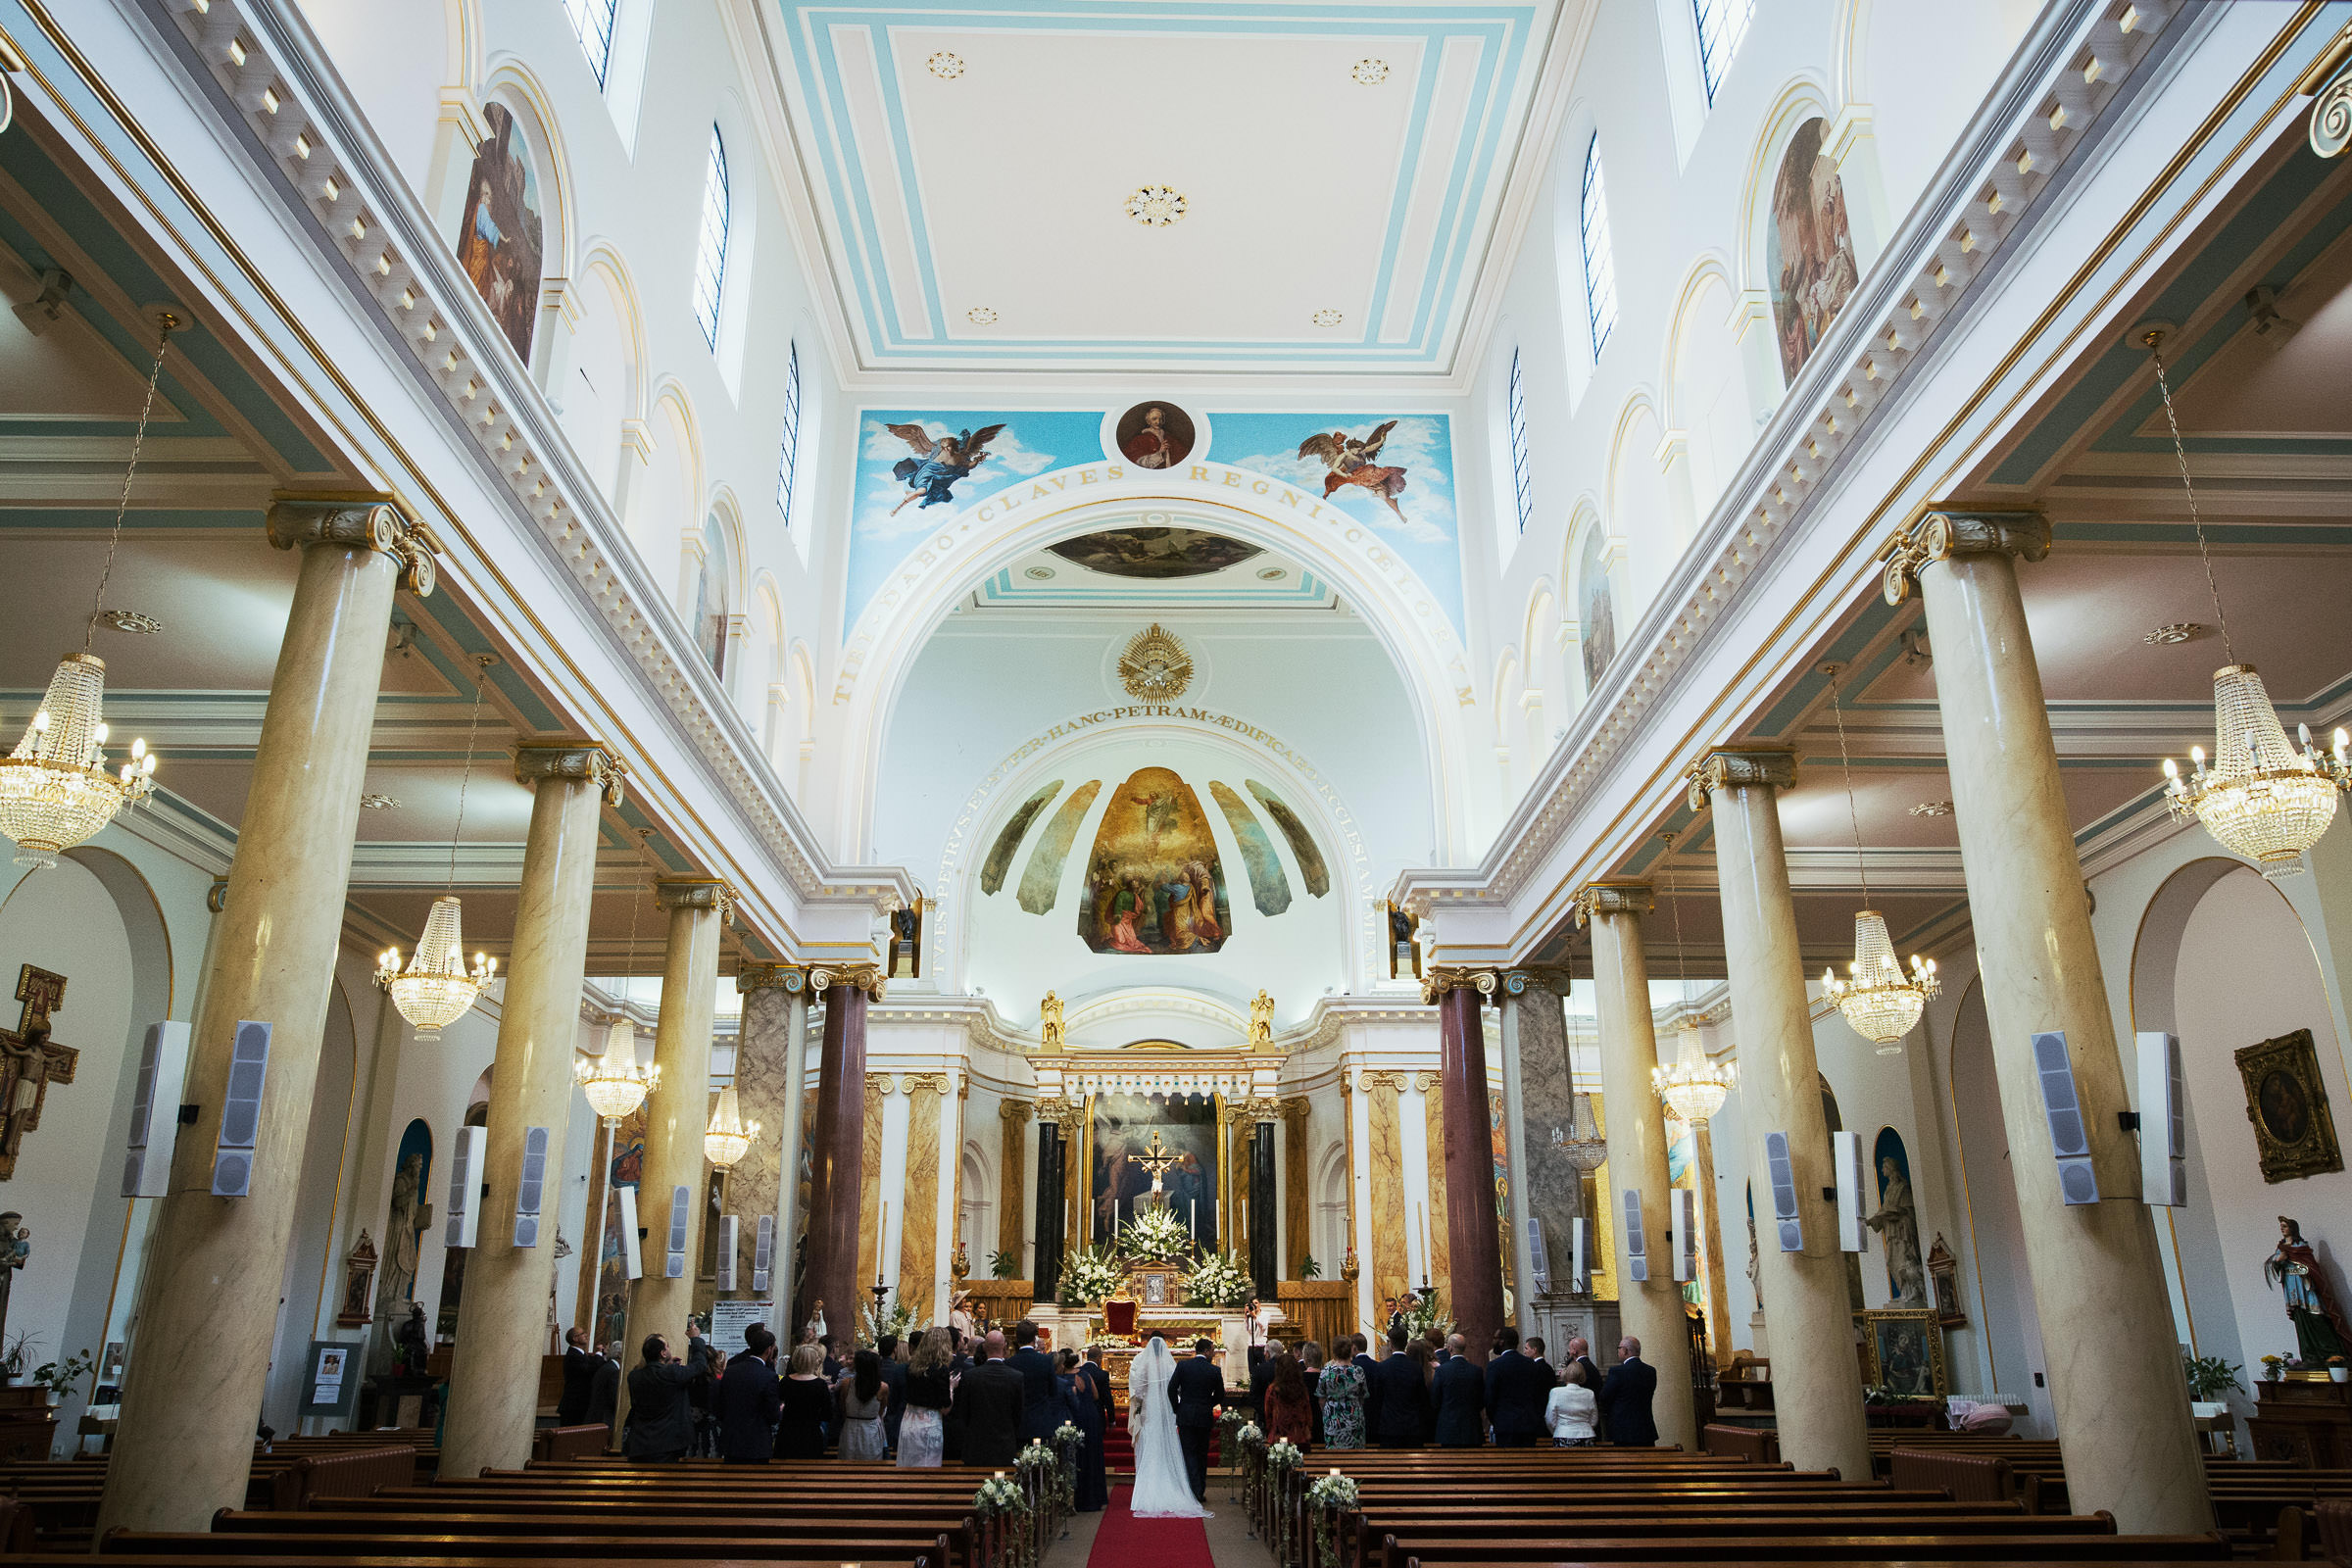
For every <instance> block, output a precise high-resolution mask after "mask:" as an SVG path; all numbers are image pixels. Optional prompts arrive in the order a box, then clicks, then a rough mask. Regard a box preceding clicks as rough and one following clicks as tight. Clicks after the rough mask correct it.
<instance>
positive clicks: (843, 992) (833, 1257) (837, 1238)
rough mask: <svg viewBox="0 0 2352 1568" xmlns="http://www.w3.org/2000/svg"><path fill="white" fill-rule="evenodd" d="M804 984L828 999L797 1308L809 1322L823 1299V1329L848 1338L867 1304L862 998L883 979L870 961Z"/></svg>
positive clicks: (820, 973) (824, 972)
mask: <svg viewBox="0 0 2352 1568" xmlns="http://www.w3.org/2000/svg"><path fill="white" fill-rule="evenodd" d="M809 989H810V991H812V992H821V993H822V995H823V997H824V999H825V1040H824V1055H823V1059H822V1060H821V1061H820V1063H819V1064H818V1067H817V1086H816V1109H815V1114H814V1117H813V1121H812V1125H811V1130H810V1135H809V1151H810V1164H811V1166H812V1173H811V1175H810V1178H809V1250H808V1260H807V1262H806V1263H805V1264H804V1265H803V1270H802V1279H803V1283H802V1286H801V1296H802V1298H803V1299H802V1304H801V1305H800V1306H799V1307H797V1308H796V1309H795V1310H797V1311H799V1312H800V1313H801V1314H802V1318H801V1320H802V1322H807V1321H808V1319H809V1317H810V1316H812V1315H814V1313H815V1312H816V1311H817V1310H818V1305H817V1303H818V1302H820V1301H821V1302H822V1303H823V1307H822V1310H823V1312H824V1314H825V1323H826V1326H827V1327H828V1328H829V1329H832V1330H834V1331H835V1332H837V1333H844V1334H846V1333H851V1332H854V1331H855V1329H856V1327H857V1324H858V1306H859V1304H860V1303H862V1302H865V1301H867V1300H868V1299H869V1298H868V1297H866V1296H865V1295H864V1293H863V1282H862V1281H860V1280H859V1278H858V1205H859V1195H860V1192H861V1189H862V1186H863V1176H862V1171H863V1167H864V1163H865V1160H866V1158H867V1155H866V1152H865V1149H866V1142H867V1140H866V1130H867V1126H868V1120H867V1116H866V1104H865V1100H866V1089H865V1005H866V996H867V993H868V992H869V991H873V992H879V991H880V990H881V989H882V978H881V974H880V971H879V970H877V969H875V968H874V966H872V965H870V964H868V965H864V966H861V967H857V968H831V969H815V970H811V971H810V973H809ZM875 1157H876V1158H877V1159H878V1158H879V1150H878V1149H877V1152H876V1155H875Z"/></svg>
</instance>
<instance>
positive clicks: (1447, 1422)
mask: <svg viewBox="0 0 2352 1568" xmlns="http://www.w3.org/2000/svg"><path fill="white" fill-rule="evenodd" d="M1467 1348H1468V1343H1467V1342H1466V1341H1465V1340H1464V1339H1463V1338H1462V1336H1460V1335H1459V1334H1456V1335H1454V1336H1452V1337H1451V1338H1450V1339H1448V1340H1447V1341H1446V1359H1444V1360H1443V1361H1440V1362H1439V1363H1438V1375H1437V1379H1436V1381H1435V1382H1434V1383H1433V1384H1431V1386H1430V1395H1431V1397H1432V1398H1433V1400H1434V1401H1435V1402H1436V1405H1437V1421H1436V1429H1437V1436H1438V1446H1440V1447H1443V1448H1475V1447H1477V1446H1480V1445H1481V1444H1483V1443H1485V1442H1486V1441H1487V1410H1486V1405H1487V1373H1486V1368H1484V1367H1482V1366H1480V1365H1478V1364H1477V1363H1476V1362H1474V1361H1472V1360H1471V1359H1470V1357H1469V1356H1468V1355H1466V1354H1464V1353H1463V1352H1464V1351H1465V1350H1466V1349H1467Z"/></svg>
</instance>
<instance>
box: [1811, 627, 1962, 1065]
mask: <svg viewBox="0 0 2352 1568" xmlns="http://www.w3.org/2000/svg"><path fill="white" fill-rule="evenodd" d="M1821 672H1822V673H1823V674H1825V675H1827V676H1829V677H1830V711H1831V712H1833V713H1835V714H1836V715H1837V718H1838V770H1839V771H1840V772H1842V773H1843V774H1844V775H1845V816H1846V820H1847V821H1848V822H1850V823H1851V824H1852V825H1853V830H1854V873H1855V875H1856V876H1858V877H1859V878H1860V879H1861V883H1862V903H1863V905H1864V906H1865V907H1863V908H1860V909H1857V910H1855V911H1854V961H1853V962H1852V963H1851V964H1850V965H1848V966H1847V970H1846V974H1847V978H1846V979H1843V980H1840V979H1838V973H1837V971H1836V970H1834V969H1824V970H1822V971H1821V988H1822V990H1823V991H1825V992H1827V993H1828V994H1829V997H1830V1000H1831V1001H1833V1002H1835V1003H1837V1004H1838V1011H1839V1012H1842V1013H1844V1014H1845V1021H1846V1023H1847V1024H1848V1025H1850V1026H1851V1027H1852V1029H1853V1031H1854V1033H1856V1034H1858V1035H1860V1036H1861V1037H1862V1038H1863V1039H1865V1040H1868V1041H1870V1042H1871V1043H1872V1044H1874V1045H1876V1046H1877V1047H1878V1048H1879V1054H1880V1055H1882V1056H1899V1055H1901V1054H1903V1036H1905V1035H1907V1034H1909V1033H1910V1032H1911V1031H1912V1029H1913V1028H1914V1027H1916V1026H1917V1025H1918V1023H1919V1020H1920V1016H1921V1014H1923V1013H1925V1012H1926V1011H1927V1010H1928V999H1929V998H1930V997H1933V996H1936V994H1937V993H1939V992H1941V991H1942V990H1943V981H1942V980H1941V979H1940V978H1938V977H1937V975H1936V960H1935V959H1934V958H1923V957H1921V956H1919V955H1918V954H1916V953H1914V954H1913V955H1911V969H1910V972H1909V973H1908V974H1906V973H1905V972H1904V971H1903V966H1902V965H1901V964H1899V963H1897V962H1896V961H1895V957H1894V939H1893V938H1892V937H1890V936H1888V935H1887V917H1886V916H1885V915H1883V914H1881V913H1880V912H1879V911H1878V910H1876V909H1873V908H1870V907H1867V906H1868V905H1869V903H1870V864H1869V861H1868V860H1867V859H1866V858H1864V856H1863V854H1862V812H1861V809H1860V808H1858V807H1856V806H1855V804H1854V763H1853V759H1852V758H1851V757H1850V756H1848V755H1847V753H1846V749H1845V706H1844V704H1843V702H1842V701H1841V700H1840V699H1839V697H1838V666H1837V665H1836V664H1824V665H1822V666H1821Z"/></svg>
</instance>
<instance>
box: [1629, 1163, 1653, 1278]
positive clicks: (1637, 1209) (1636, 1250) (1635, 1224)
mask: <svg viewBox="0 0 2352 1568" xmlns="http://www.w3.org/2000/svg"><path fill="white" fill-rule="evenodd" d="M1623 1206H1624V1212H1625V1272H1626V1275H1627V1277H1628V1278H1630V1279H1632V1280H1633V1282H1634V1283H1635V1284H1637V1285H1642V1284H1646V1283H1647V1282H1648V1280H1649V1252H1648V1250H1647V1248H1646V1247H1645V1246H1644V1245H1643V1242H1642V1194H1641V1193H1640V1192H1639V1191H1638V1190H1636V1189H1634V1188H1631V1187H1628V1188H1627V1189H1626V1190H1625V1195H1624V1205H1623Z"/></svg>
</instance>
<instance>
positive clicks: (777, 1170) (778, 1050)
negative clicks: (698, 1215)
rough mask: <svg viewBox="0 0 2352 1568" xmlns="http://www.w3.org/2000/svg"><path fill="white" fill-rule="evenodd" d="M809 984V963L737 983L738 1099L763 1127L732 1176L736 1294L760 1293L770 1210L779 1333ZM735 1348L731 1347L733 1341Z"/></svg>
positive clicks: (784, 1310) (773, 1320) (794, 1196)
mask: <svg viewBox="0 0 2352 1568" xmlns="http://www.w3.org/2000/svg"><path fill="white" fill-rule="evenodd" d="M808 985H809V977H808V974H807V973H806V971H804V970H802V969H799V968H796V967H795V966H793V965H791V964H786V963H767V964H759V965H756V966H753V967H749V968H746V969H745V970H744V971H743V972H742V973H741V974H739V975H737V976H736V977H735V989H736V991H737V992H739V993H740V994H741V995H742V997H743V1021H742V1023H741V1024H740V1025H738V1027H737V1031H736V1037H735V1099H736V1102H737V1103H738V1104H739V1105H740V1106H741V1107H742V1110H743V1116H744V1119H745V1120H746V1121H755V1120H756V1121H758V1122H759V1123H760V1128H761V1135H760V1137H758V1138H756V1139H754V1140H752V1147H751V1148H750V1150H748V1151H747V1152H745V1154H744V1156H743V1158H742V1159H740V1160H738V1161H737V1162H736V1165H735V1171H734V1179H733V1180H732V1181H730V1182H729V1183H728V1184H727V1209H728V1212H730V1213H732V1214H734V1215H735V1216H736V1217H737V1218H738V1219H739V1220H740V1221H741V1223H739V1224H738V1225H737V1226H736V1232H737V1237H736V1242H737V1250H736V1257H735V1281H736V1284H737V1285H738V1286H740V1287H741V1289H740V1290H739V1291H738V1292H737V1293H736V1294H737V1295H738V1296H742V1297H745V1298H748V1299H759V1298H760V1294H761V1287H760V1284H759V1282H758V1281H757V1280H756V1279H755V1278H754V1276H753V1273H752V1263H753V1261H754V1259H755V1258H756V1257H757V1256H758V1248H759V1245H760V1216H762V1215H765V1216H768V1217H769V1218H770V1219H772V1220H773V1221H774V1225H775V1237H776V1240H775V1251H774V1253H773V1255H772V1257H771V1259H770V1262H771V1268H770V1271H769V1274H768V1279H767V1284H766V1286H765V1292H766V1296H767V1299H770V1300H772V1301H774V1302H775V1303H776V1308H775V1310H774V1311H772V1312H770V1313H769V1314H768V1321H767V1326H768V1330H769V1332H771V1333H773V1334H774V1335H775V1336H776V1337H777V1338H778V1339H779V1340H782V1339H783V1338H784V1329H785V1325H786V1324H787V1323H788V1322H789V1321H790V1313H791V1305H792V1256H793V1243H794V1241H795V1239H796V1232H797V1229H798V1225H799V1215H800V1196H801V1194H800V1180H799V1176H800V1166H801V1151H802V1149H803V1148H804V1147H805V1146H804V1144H803V1143H802V1138H801V1134H802V1127H801V1117H802V1101H803V1099H804V1096H803V1093H802V1089H801V1085H802V1083H803V1081H804V1080H805V1079H806V1077H807V1066H806V1057H807V1055H808V1046H809V990H808ZM771 1129H772V1131H771ZM786 1343H790V1342H789V1341H787V1342H786ZM729 1350H730V1353H731V1352H732V1347H729Z"/></svg>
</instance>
